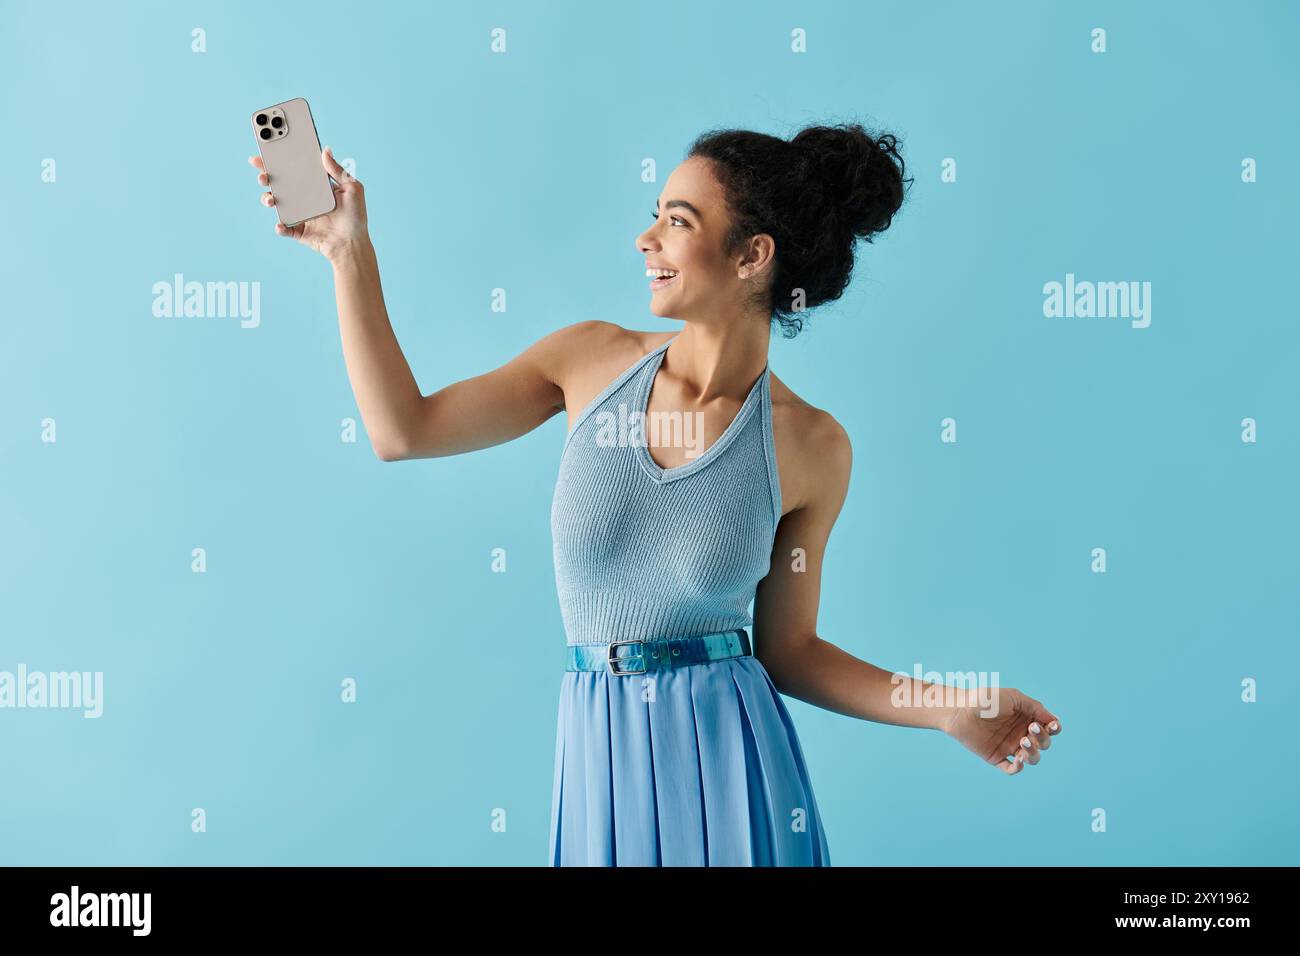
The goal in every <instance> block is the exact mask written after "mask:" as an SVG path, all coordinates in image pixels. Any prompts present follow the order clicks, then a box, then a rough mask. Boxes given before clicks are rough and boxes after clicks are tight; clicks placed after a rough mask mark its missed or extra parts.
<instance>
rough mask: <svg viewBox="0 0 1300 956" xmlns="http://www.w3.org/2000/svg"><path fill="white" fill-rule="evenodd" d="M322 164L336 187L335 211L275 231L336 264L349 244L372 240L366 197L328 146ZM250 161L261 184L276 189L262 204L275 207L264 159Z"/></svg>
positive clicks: (253, 157) (273, 194)
mask: <svg viewBox="0 0 1300 956" xmlns="http://www.w3.org/2000/svg"><path fill="white" fill-rule="evenodd" d="M320 161H321V165H322V166H324V167H325V172H326V173H328V174H329V176H330V179H331V184H332V185H333V187H334V202H335V206H334V211H333V212H329V213H326V214H325V215H323V216H317V217H316V218H314V219H308V220H307V221H306V222H300V223H298V225H296V226H289V227H286V226H285V225H284V224H283V223H280V222H277V223H276V224H275V232H276V234H277V235H280V236H292V237H293V238H294V239H297V240H298V241H299V242H301V243H303V244H304V245H307V246H311V247H312V248H313V249H315V250H316V251H317V252H319V253H320V254H321V255H323V256H324V257H325V258H326V259H329V260H330V261H331V262H333V261H334V259H335V257H336V256H338V255H339V254H340V253H341V252H343V251H344V250H346V249H347V248H348V246H349V245H351V244H353V243H356V242H358V241H363V240H366V239H368V238H369V233H368V231H367V225H366V194H365V190H364V189H363V188H362V186H361V183H360V182H359V181H357V179H356V178H354V177H352V176H349V175H348V173H347V170H345V169H344V168H343V167H342V166H340V165H339V164H338V161H337V160H336V159H335V158H334V154H333V152H331V150H330V148H329V147H328V146H326V147H325V148H324V149H322V150H321V154H320ZM248 162H249V163H250V164H251V165H252V166H254V167H255V168H256V169H257V170H258V174H257V181H258V183H259V184H260V185H263V186H271V187H272V189H271V191H269V192H265V193H263V194H262V205H264V206H274V205H275V191H274V185H275V184H274V183H272V182H271V177H270V176H269V175H268V174H267V172H266V168H265V167H264V166H263V164H262V157H261V156H250V157H248Z"/></svg>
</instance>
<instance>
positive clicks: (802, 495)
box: [771, 375, 853, 513]
mask: <svg viewBox="0 0 1300 956" xmlns="http://www.w3.org/2000/svg"><path fill="white" fill-rule="evenodd" d="M771 382H772V433H773V441H774V443H775V445H776V456H777V466H778V470H779V472H780V478H781V489H782V495H781V498H782V503H783V510H784V511H785V512H786V513H789V512H791V511H794V510H795V509H797V508H803V507H806V506H808V505H809V504H812V503H814V502H817V501H819V500H834V501H837V502H838V501H842V500H843V497H844V492H845V490H846V489H847V487H848V480H849V473H850V471H851V470H852V467H853V445H852V443H851V442H850V441H849V433H848V432H847V431H846V430H845V429H844V426H843V425H841V424H840V423H839V421H838V420H837V419H836V418H835V416H834V415H832V414H831V413H830V412H828V411H826V410H825V409H822V408H818V407H817V406H815V405H812V404H809V403H808V402H806V401H804V400H803V399H802V398H800V397H799V396H798V395H796V394H795V393H794V392H793V391H792V390H791V389H790V388H789V386H787V385H786V384H785V383H784V382H782V381H781V380H780V379H778V378H777V377H776V376H775V375H773V376H772V379H771Z"/></svg>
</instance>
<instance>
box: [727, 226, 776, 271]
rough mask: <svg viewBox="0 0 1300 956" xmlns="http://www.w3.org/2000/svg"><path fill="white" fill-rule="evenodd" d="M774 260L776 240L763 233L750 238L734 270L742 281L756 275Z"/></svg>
mask: <svg viewBox="0 0 1300 956" xmlns="http://www.w3.org/2000/svg"><path fill="white" fill-rule="evenodd" d="M775 258H776V240H774V239H773V238H772V237H771V236H769V235H768V234H767V233H765V232H760V233H759V234H758V235H756V236H751V237H750V240H749V242H748V243H746V244H745V252H744V255H742V256H741V258H740V262H739V263H737V265H736V268H737V270H738V273H739V275H740V278H742V279H748V278H749V277H750V276H754V275H758V273H760V272H762V271H763V270H764V269H765V268H767V266H768V264H769V263H770V262H771V261H772V260H773V259H775Z"/></svg>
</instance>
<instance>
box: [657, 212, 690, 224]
mask: <svg viewBox="0 0 1300 956" xmlns="http://www.w3.org/2000/svg"><path fill="white" fill-rule="evenodd" d="M650 218H651V219H658V218H659V213H658V212H654V211H651V213H650ZM668 218H669V219H670V220H672V221H673V222H674V223H677V222H680V223H681V224H682V225H683V226H685V225H686V224H687V223H686V220H685V219H683V218H682V217H681V216H669V217H668Z"/></svg>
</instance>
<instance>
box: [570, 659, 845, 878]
mask: <svg viewBox="0 0 1300 956" xmlns="http://www.w3.org/2000/svg"><path fill="white" fill-rule="evenodd" d="M550 865H552V866H830V852H829V850H828V849H827V845H826V835H825V832H824V831H823V828H822V819H821V815H820V814H819V813H818V811H817V802H816V800H815V799H814V798H813V791H812V785H811V783H810V782H809V779H808V770H807V767H806V766H805V765H804V759H803V752H802V750H801V748H800V746H799V738H798V736H797V735H796V734H795V729H794V722H793V721H792V720H791V719H790V714H789V712H788V711H787V710H786V707H785V704H784V702H783V701H782V700H781V695H780V694H779V693H778V692H777V689H776V687H775V685H774V684H773V683H772V679H771V677H770V676H769V675H768V673H767V669H766V668H764V667H763V665H762V664H760V663H759V661H758V659H757V658H755V657H753V656H752V655H746V656H744V657H736V658H730V659H727V660H722V661H711V662H708V663H702V664H692V665H689V666H685V667H677V668H673V669H671V670H664V671H657V672H650V673H647V674H637V675H628V676H622V677H619V676H613V675H610V674H609V673H607V672H604V671H565V672H564V676H563V678H562V680H561V684H560V706H559V720H558V727H557V729H556V735H555V783H554V788H553V792H552V802H551V836H550Z"/></svg>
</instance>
